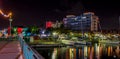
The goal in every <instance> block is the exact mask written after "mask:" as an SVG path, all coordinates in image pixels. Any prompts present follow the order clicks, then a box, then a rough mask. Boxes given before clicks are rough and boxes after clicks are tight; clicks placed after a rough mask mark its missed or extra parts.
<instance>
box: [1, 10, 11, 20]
mask: <svg viewBox="0 0 120 59" xmlns="http://www.w3.org/2000/svg"><path fill="white" fill-rule="evenodd" d="M0 14H1V15H3V16H4V17H10V18H11V16H12V12H10V13H8V15H6V14H4V13H3V12H2V10H0Z"/></svg>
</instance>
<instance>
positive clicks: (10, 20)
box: [9, 18, 12, 36]
mask: <svg viewBox="0 0 120 59" xmlns="http://www.w3.org/2000/svg"><path fill="white" fill-rule="evenodd" d="M9 22H10V36H11V30H12V19H11V18H10V19H9Z"/></svg>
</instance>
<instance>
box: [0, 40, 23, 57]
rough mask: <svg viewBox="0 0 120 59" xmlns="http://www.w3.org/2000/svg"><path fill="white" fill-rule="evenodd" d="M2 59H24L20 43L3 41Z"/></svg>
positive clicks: (0, 52)
mask: <svg viewBox="0 0 120 59" xmlns="http://www.w3.org/2000/svg"><path fill="white" fill-rule="evenodd" d="M0 59H24V58H23V55H22V52H21V48H20V44H19V41H9V42H7V41H1V42H0Z"/></svg>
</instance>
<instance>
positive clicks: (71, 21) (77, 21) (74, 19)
mask: <svg viewBox="0 0 120 59" xmlns="http://www.w3.org/2000/svg"><path fill="white" fill-rule="evenodd" d="M68 16H69V17H68ZM68 16H66V18H64V19H63V22H64V26H65V28H66V29H71V30H82V31H97V30H98V17H97V16H96V15H95V14H94V13H93V12H87V13H83V14H82V15H80V16H70V15H68Z"/></svg>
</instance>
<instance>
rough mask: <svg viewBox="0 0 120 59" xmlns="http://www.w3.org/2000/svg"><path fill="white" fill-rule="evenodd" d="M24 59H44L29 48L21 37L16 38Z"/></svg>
mask: <svg viewBox="0 0 120 59" xmlns="http://www.w3.org/2000/svg"><path fill="white" fill-rule="evenodd" d="M18 39H19V42H20V45H21V49H22V52H23V55H24V58H25V59H44V58H43V57H42V56H41V55H40V54H39V53H38V52H36V50H34V49H33V48H31V47H30V46H29V45H28V44H27V43H26V42H25V41H24V39H22V38H21V37H18Z"/></svg>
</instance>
